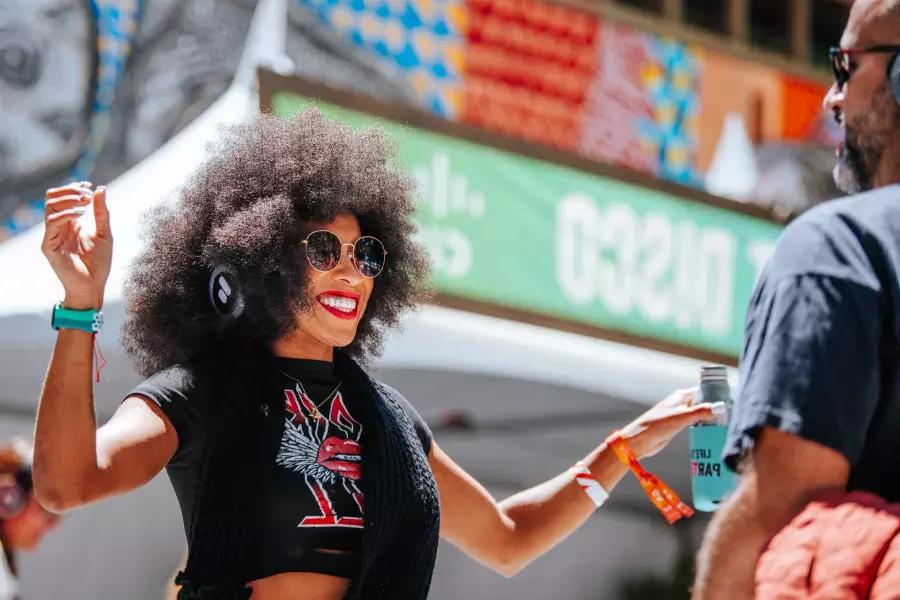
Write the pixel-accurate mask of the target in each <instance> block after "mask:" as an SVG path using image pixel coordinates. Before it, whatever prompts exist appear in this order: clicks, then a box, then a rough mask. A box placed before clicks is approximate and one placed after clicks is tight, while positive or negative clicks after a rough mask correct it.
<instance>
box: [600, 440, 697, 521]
mask: <svg viewBox="0 0 900 600" xmlns="http://www.w3.org/2000/svg"><path fill="white" fill-rule="evenodd" d="M606 443H607V445H608V446H609V447H610V448H612V451H613V452H614V453H615V454H616V457H617V458H618V459H619V462H621V463H622V464H623V465H625V466H626V467H628V468H629V469H631V472H632V473H634V476H635V477H637V480H638V482H639V483H640V484H641V487H642V488H643V489H644V493H645V494H647V498H649V499H650V502H652V503H653V506H655V507H656V508H657V509H658V510H659V512H661V513H662V515H663V517H664V518H665V519H666V522H668V523H669V525H671V524H672V523H675V522H676V521H678V520H679V519H681V518H682V517H691V516H693V515H694V509H692V508H691V507H690V506H688V505H687V504H685V503H684V502H683V501H682V500H681V498H679V497H678V494H676V493H675V491H674V490H673V489H672V488H670V487H669V486H668V485H666V484H665V483H663V482H662V481H661V480H660V479H659V478H658V477H657V476H656V475H654V474H653V473H651V472H650V471H648V470H646V469H645V468H644V467H642V466H641V463H640V462H638V459H637V456H635V454H634V450H632V449H631V446H629V445H628V442H627V441H625V438H624V437H623V436H622V433H621V432H620V431H616V432H614V433H613V434H612V435H610V436H609V437H608V438H606Z"/></svg>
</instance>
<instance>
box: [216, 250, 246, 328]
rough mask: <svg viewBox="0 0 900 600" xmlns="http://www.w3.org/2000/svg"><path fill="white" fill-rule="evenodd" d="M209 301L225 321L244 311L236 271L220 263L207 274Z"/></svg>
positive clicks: (231, 319)
mask: <svg viewBox="0 0 900 600" xmlns="http://www.w3.org/2000/svg"><path fill="white" fill-rule="evenodd" d="M209 302H210V304H212V307H213V309H214V310H215V311H216V312H217V313H218V314H219V315H220V316H221V317H223V318H224V319H225V320H226V321H235V320H237V319H238V317H240V316H241V314H243V312H244V294H243V291H242V290H241V284H240V280H239V279H238V276H237V272H236V271H235V270H234V267H232V266H231V265H229V264H221V265H219V266H217V267H216V268H215V269H213V270H212V274H211V275H210V276H209Z"/></svg>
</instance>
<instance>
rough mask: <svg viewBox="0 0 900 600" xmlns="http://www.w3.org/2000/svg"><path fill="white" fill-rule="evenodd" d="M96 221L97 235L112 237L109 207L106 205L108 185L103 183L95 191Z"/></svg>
mask: <svg viewBox="0 0 900 600" xmlns="http://www.w3.org/2000/svg"><path fill="white" fill-rule="evenodd" d="M94 221H95V222H96V223H97V235H98V236H100V237H102V238H106V237H111V235H112V231H110V228H109V207H107V205H106V186H105V185H102V186H100V187H98V188H97V191H95V192H94Z"/></svg>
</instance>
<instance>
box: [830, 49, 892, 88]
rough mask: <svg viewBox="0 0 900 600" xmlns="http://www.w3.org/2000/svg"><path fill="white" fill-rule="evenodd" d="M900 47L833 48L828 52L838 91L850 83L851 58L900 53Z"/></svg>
mask: <svg viewBox="0 0 900 600" xmlns="http://www.w3.org/2000/svg"><path fill="white" fill-rule="evenodd" d="M898 51H900V46H898V45H882V46H868V47H866V48H837V47H832V48H831V49H829V50H828V55H829V56H830V57H831V70H832V71H833V72H834V82H835V83H836V84H837V86H838V89H843V87H844V85H846V83H847V82H848V81H850V58H851V57H852V56H854V55H857V54H876V53H881V52H898Z"/></svg>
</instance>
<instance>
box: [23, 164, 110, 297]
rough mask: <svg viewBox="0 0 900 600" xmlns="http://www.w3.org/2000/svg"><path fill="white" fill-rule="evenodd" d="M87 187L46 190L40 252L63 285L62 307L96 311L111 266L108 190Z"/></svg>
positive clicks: (69, 186)
mask: <svg viewBox="0 0 900 600" xmlns="http://www.w3.org/2000/svg"><path fill="white" fill-rule="evenodd" d="M91 188H92V184H91V183H90V182H86V181H82V182H77V183H70V184H68V185H65V186H63V187H59V188H52V189H49V190H47V194H46V201H45V203H44V224H45V230H44V240H43V242H42V243H41V251H42V252H43V253H44V256H45V257H47V261H48V262H49V263H50V266H51V267H52V268H53V272H54V273H56V276H57V277H58V278H59V280H60V281H61V282H62V284H63V288H64V289H65V292H66V295H65V298H64V300H63V305H64V306H65V307H66V308H73V309H87V308H100V307H101V306H102V304H103V290H104V288H105V287H106V280H107V279H108V278H109V271H110V266H111V264H112V246H113V240H112V231H111V230H110V227H109V209H108V208H107V206H106V188H105V187H103V186H101V187H99V188H97V189H96V190H93V189H91Z"/></svg>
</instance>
